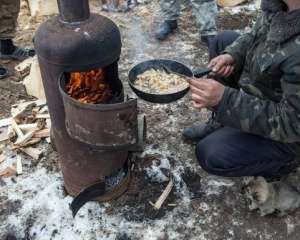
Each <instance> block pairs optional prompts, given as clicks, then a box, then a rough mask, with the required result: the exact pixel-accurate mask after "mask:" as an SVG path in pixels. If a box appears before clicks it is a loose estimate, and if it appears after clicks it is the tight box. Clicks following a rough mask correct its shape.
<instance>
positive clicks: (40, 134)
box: [34, 128, 50, 138]
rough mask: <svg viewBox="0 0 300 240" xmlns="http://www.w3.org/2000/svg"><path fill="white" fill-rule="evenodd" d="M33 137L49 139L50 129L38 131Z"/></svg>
mask: <svg viewBox="0 0 300 240" xmlns="http://www.w3.org/2000/svg"><path fill="white" fill-rule="evenodd" d="M34 137H36V138H46V137H50V129H48V128H46V129H43V130H40V131H37V132H36V133H35V134H34Z"/></svg>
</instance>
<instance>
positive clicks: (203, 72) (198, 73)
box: [193, 68, 212, 78]
mask: <svg viewBox="0 0 300 240" xmlns="http://www.w3.org/2000/svg"><path fill="white" fill-rule="evenodd" d="M211 72H212V70H211V69H209V68H200V69H196V70H195V71H194V72H193V74H194V77H195V78H201V77H203V76H205V75H208V74H210V73H211Z"/></svg>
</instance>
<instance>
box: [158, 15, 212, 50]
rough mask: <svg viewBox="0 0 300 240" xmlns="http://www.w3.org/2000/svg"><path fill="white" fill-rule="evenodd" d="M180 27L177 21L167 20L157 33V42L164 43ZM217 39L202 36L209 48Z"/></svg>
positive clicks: (210, 36)
mask: <svg viewBox="0 0 300 240" xmlns="http://www.w3.org/2000/svg"><path fill="white" fill-rule="evenodd" d="M177 27H178V24H177V21H176V20H166V21H164V22H163V23H162V24H161V26H160V27H159V29H158V30H157V32H156V33H155V38H156V39H157V40H160V41H163V40H165V39H166V38H167V37H168V36H169V35H170V34H172V33H173V32H174V31H175V30H176V29H177ZM214 38H215V35H201V41H202V42H204V43H205V44H206V45H207V46H209V45H210V42H212V40H213V39H214Z"/></svg>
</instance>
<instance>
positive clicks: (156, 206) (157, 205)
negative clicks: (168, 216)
mask: <svg viewBox="0 0 300 240" xmlns="http://www.w3.org/2000/svg"><path fill="white" fill-rule="evenodd" d="M173 185H174V183H173V180H172V179H171V180H170V182H169V184H168V185H167V187H166V188H165V190H164V191H163V193H162V194H161V195H160V197H159V198H158V200H157V201H156V203H155V204H154V209H156V210H159V209H160V208H161V206H162V205H163V203H164V202H165V201H166V199H167V197H168V196H169V194H170V192H171V191H172V188H173Z"/></svg>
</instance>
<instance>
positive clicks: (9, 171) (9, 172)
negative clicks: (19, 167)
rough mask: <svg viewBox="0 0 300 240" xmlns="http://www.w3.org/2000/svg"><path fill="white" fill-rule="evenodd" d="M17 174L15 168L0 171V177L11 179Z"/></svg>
mask: <svg viewBox="0 0 300 240" xmlns="http://www.w3.org/2000/svg"><path fill="white" fill-rule="evenodd" d="M16 174H17V171H16V168H15V167H7V168H5V169H3V170H0V177H12V176H15V175H16Z"/></svg>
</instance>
